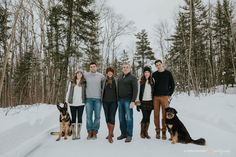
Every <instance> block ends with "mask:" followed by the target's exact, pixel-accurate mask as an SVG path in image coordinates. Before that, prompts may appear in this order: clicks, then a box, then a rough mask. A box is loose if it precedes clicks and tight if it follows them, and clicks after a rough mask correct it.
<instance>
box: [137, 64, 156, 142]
mask: <svg viewBox="0 0 236 157" xmlns="http://www.w3.org/2000/svg"><path fill="white" fill-rule="evenodd" d="M153 87H154V80H153V78H152V76H151V69H150V68H149V67H147V66H146V67H144V69H143V76H142V77H141V80H140V85H139V95H138V96H139V102H140V103H141V105H140V106H137V110H138V111H140V109H141V111H142V115H143V117H142V121H141V133H140V136H141V138H147V139H150V138H151V137H150V136H149V135H148V128H149V124H150V116H151V112H152V110H153Z"/></svg>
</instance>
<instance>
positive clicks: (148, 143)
mask: <svg viewBox="0 0 236 157" xmlns="http://www.w3.org/2000/svg"><path fill="white" fill-rule="evenodd" d="M221 96H222V95H214V96H209V97H203V98H201V99H199V98H193V97H186V98H185V97H184V96H177V97H176V98H175V99H174V101H173V102H172V103H173V104H175V105H173V106H175V108H176V109H177V110H178V111H179V112H178V116H179V118H180V119H181V120H182V121H183V123H184V124H185V126H186V127H187V129H188V130H189V132H190V135H191V136H192V138H194V139H196V138H199V137H204V138H206V140H207V145H206V146H197V145H193V144H187V145H186V144H175V145H172V144H171V143H170V142H169V141H163V140H157V139H155V138H154V137H155V132H154V124H153V123H152V124H151V126H150V129H149V130H150V131H149V132H150V133H149V134H150V136H151V137H152V138H151V139H150V140H147V139H146V140H143V139H141V138H140V137H139V130H140V128H139V121H140V118H141V113H138V112H136V111H135V112H134V120H135V121H134V137H133V141H132V142H131V143H128V144H127V143H124V141H117V140H116V139H115V140H114V143H113V144H109V143H108V142H107V140H106V139H105V137H106V134H107V130H106V125H105V120H104V117H103V115H104V113H103V111H102V113H101V115H102V119H101V127H100V132H99V134H98V139H97V140H87V139H86V136H87V133H86V129H85V123H84V124H83V128H82V139H80V140H77V141H72V140H71V139H69V140H63V139H62V140H61V141H59V142H57V141H55V139H56V137H55V136H51V135H49V133H50V131H52V130H57V129H58V113H57V111H56V108H54V107H55V106H53V107H50V110H51V111H50V112H49V111H47V112H49V113H50V114H48V115H47V116H45V117H44V118H43V119H42V118H41V119H39V120H36V119H37V118H35V120H34V121H33V123H32V122H31V123H27V122H24V123H21V124H19V125H16V126H15V127H11V128H10V129H9V130H5V131H2V132H1V134H0V139H1V141H0V156H1V157H16V156H17V157H42V156H43V157H64V156H68V157H69V156H83V157H90V156H91V157H94V156H97V157H99V156H103V157H111V156H112V157H121V156H122V157H126V156H129V157H130V156H135V157H144V156H145V157H158V156H161V157H165V156H182V157H185V156H186V157H187V156H191V157H192V156H193V157H194V156H196V157H199V156H201V157H202V156H203V157H205V156H206V157H218V156H224V157H227V156H229V157H235V156H236V151H235V148H236V146H235V143H234V141H235V140H236V132H235V128H236V120H235V119H236V116H235V113H236V104H235V102H236V100H235V99H236V98H234V97H233V96H232V95H229V96H226V95H223V99H222V97H221ZM226 99H227V101H226ZM222 103H224V104H223V105H222ZM212 106H214V108H212ZM203 108H204V110H202V109H203ZM55 111H56V112H55ZM45 115H46V111H45ZM152 116H153V113H152ZM83 118H84V119H83V121H85V114H84V117H83ZM152 119H153V117H152ZM119 134H120V131H119V127H118V117H116V128H115V137H117V136H118V135H119Z"/></svg>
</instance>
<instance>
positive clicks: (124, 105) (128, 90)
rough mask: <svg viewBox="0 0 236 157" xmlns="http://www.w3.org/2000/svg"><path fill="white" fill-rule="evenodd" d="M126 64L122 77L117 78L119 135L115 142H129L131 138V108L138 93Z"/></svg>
mask: <svg viewBox="0 0 236 157" xmlns="http://www.w3.org/2000/svg"><path fill="white" fill-rule="evenodd" d="M130 71H131V67H130V65H129V64H128V63H124V64H123V65H122V72H123V73H122V75H121V76H119V78H118V111H119V120H120V130H121V135H120V136H119V137H117V140H122V139H125V138H126V140H125V142H131V140H132V136H133V107H134V106H135V103H134V102H135V100H136V97H137V93H138V82H137V78H136V77H135V76H134V75H132V74H131V73H130Z"/></svg>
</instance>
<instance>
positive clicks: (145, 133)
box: [144, 122, 151, 139]
mask: <svg viewBox="0 0 236 157" xmlns="http://www.w3.org/2000/svg"><path fill="white" fill-rule="evenodd" d="M145 124H146V125H145V129H144V136H145V137H146V138H147V139H150V138H151V137H150V136H149V135H148V128H149V122H148V123H145Z"/></svg>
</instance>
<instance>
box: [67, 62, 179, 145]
mask: <svg viewBox="0 0 236 157" xmlns="http://www.w3.org/2000/svg"><path fill="white" fill-rule="evenodd" d="M155 66H156V68H157V71H156V72H154V73H153V74H152V72H151V68H150V67H148V66H146V67H144V68H143V75H142V77H141V79H140V80H139V81H138V80H137V78H136V77H135V76H134V75H133V74H131V66H130V64H128V63H123V65H122V74H121V75H120V76H118V77H115V71H114V69H113V68H111V67H108V68H107V69H106V76H104V75H103V74H101V73H99V72H97V65H96V63H94V62H92V63H90V71H89V72H86V73H83V72H82V71H77V72H76V73H75V76H74V78H73V80H72V81H70V83H69V86H68V90H67V94H66V102H68V103H69V105H70V111H71V117H72V139H76V138H80V130H81V126H82V115H83V110H84V106H85V108H86V128H87V132H88V136H87V139H88V140H89V139H96V138H97V134H98V130H99V127H100V112H101V108H102V106H103V109H104V113H105V118H106V123H107V128H108V136H107V137H106V138H107V139H108V141H109V142H110V143H113V137H114V133H113V132H114V127H115V115H116V111H117V109H118V114H119V122H120V131H121V135H120V136H118V137H117V140H122V139H125V142H131V141H132V137H133V108H134V107H135V106H136V108H137V110H138V111H140V110H141V111H142V115H143V117H142V120H141V133H140V136H141V138H147V139H150V136H149V134H148V128H149V124H150V115H151V112H152V110H154V123H155V127H156V138H157V139H160V138H161V136H160V133H161V131H162V139H163V140H165V139H166V125H165V108H166V107H168V105H169V104H168V100H169V98H170V96H171V95H172V94H173V92H174V89H175V83H174V79H173V76H172V74H171V72H170V71H168V70H166V69H165V68H164V66H163V63H162V61H161V60H156V61H155ZM160 109H161V111H162V118H161V124H162V126H161V127H160ZM76 124H77V126H76ZM76 135H77V137H76Z"/></svg>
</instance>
